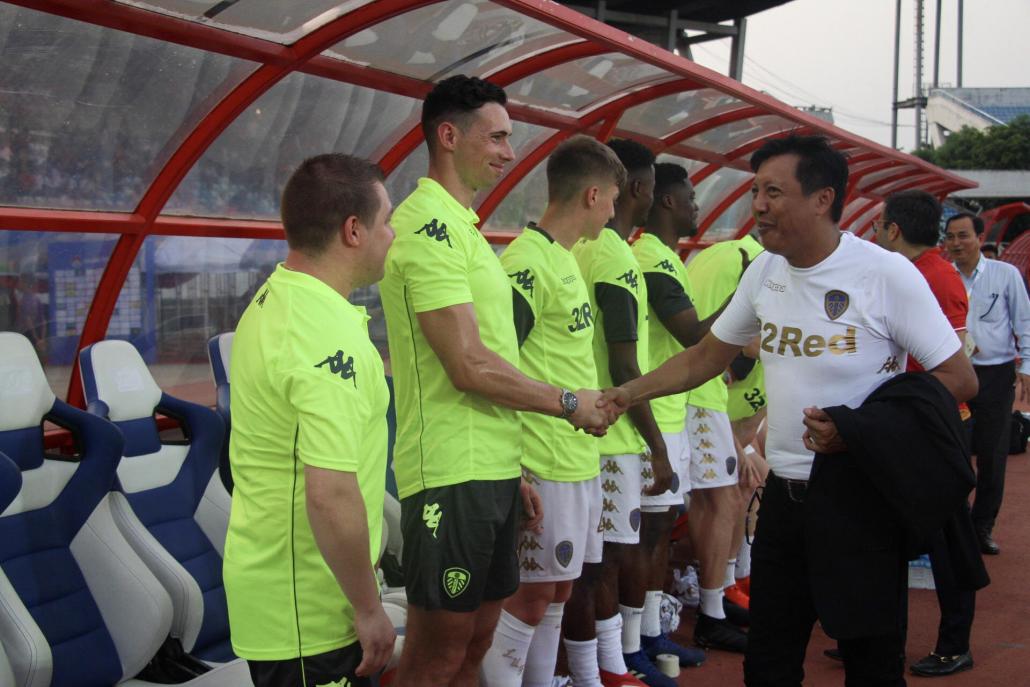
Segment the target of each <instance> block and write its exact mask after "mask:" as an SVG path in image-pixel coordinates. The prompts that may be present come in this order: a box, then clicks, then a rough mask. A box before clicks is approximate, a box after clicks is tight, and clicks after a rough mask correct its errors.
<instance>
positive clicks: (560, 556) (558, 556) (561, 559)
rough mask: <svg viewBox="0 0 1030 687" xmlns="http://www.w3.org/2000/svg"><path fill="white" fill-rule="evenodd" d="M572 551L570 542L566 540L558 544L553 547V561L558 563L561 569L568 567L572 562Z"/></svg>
mask: <svg viewBox="0 0 1030 687" xmlns="http://www.w3.org/2000/svg"><path fill="white" fill-rule="evenodd" d="M572 551H573V546H572V542H571V541H569V540H568V539H566V540H564V541H560V542H558V545H557V546H555V547H554V559H555V560H556V561H558V565H560V566H561V567H563V568H567V567H569V563H571V562H572Z"/></svg>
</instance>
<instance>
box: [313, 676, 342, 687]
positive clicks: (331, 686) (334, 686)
mask: <svg viewBox="0 0 1030 687" xmlns="http://www.w3.org/2000/svg"><path fill="white" fill-rule="evenodd" d="M315 687H351V683H350V680H348V679H347V678H345V677H341V678H340V679H339V680H337V681H336V682H326V683H325V684H321V685H315Z"/></svg>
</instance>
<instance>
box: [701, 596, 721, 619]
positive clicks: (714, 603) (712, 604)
mask: <svg viewBox="0 0 1030 687" xmlns="http://www.w3.org/2000/svg"><path fill="white" fill-rule="evenodd" d="M701 612H702V613H704V614H705V615H707V616H708V617H709V618H718V619H722V618H725V617H726V611H724V610H722V590H721V589H704V588H702V589H701Z"/></svg>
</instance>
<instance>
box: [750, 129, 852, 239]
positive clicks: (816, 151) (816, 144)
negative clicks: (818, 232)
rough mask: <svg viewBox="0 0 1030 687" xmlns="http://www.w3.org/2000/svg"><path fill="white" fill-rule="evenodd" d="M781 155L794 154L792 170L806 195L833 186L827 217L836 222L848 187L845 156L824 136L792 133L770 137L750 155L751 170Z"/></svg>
mask: <svg viewBox="0 0 1030 687" xmlns="http://www.w3.org/2000/svg"><path fill="white" fill-rule="evenodd" d="M780 155H797V156H798V166H797V170H796V171H795V175H796V177H797V180H798V181H799V182H800V183H801V191H802V192H803V193H804V194H805V195H806V196H807V195H811V194H813V193H815V192H816V191H818V190H819V189H823V188H827V187H829V188H832V189H833V205H832V207H831V208H830V218H831V219H832V220H833V221H834V222H839V221H840V218H841V215H842V214H843V213H844V194H845V193H846V191H847V187H848V158H847V156H846V155H844V153H842V152H840V151H839V150H837V149H835V148H834V147H833V146H831V145H830V142H829V141H828V140H827V139H826V137H825V136H795V135H794V134H791V135H789V136H784V137H781V138H772V139H769V140H768V141H766V142H765V145H763V146H762V147H761V148H759V149H758V150H756V151H755V153H754V155H752V156H751V171H752V172H757V171H758V168H759V167H761V166H762V165H763V164H764V163H765V162H766V160H769V159H770V158H774V157H779V156H780Z"/></svg>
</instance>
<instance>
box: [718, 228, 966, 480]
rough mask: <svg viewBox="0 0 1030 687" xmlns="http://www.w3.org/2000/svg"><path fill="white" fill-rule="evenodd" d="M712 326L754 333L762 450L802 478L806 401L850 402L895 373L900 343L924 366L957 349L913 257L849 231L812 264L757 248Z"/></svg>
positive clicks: (729, 336) (805, 472)
mask: <svg viewBox="0 0 1030 687" xmlns="http://www.w3.org/2000/svg"><path fill="white" fill-rule="evenodd" d="M712 334H714V335H715V336H716V337H717V338H718V339H720V340H721V341H724V342H726V343H729V344H733V345H736V346H743V345H745V344H747V343H748V342H749V341H751V340H752V339H753V338H754V337H755V336H756V335H759V334H761V349H760V359H761V361H762V365H763V367H764V368H765V376H766V380H767V384H766V392H767V394H768V401H769V411H768V412H769V415H768V423H769V436H768V440H767V442H766V457H767V458H768V460H769V466H770V467H771V468H772V470H773V471H774V472H775V473H776V474H777V475H779V476H780V477H784V478H789V479H808V476H809V473H810V472H811V469H812V459H813V454H812V452H811V451H809V450H808V449H806V448H805V446H804V444H803V442H802V438H801V437H802V434H803V432H804V425H803V424H802V419H803V417H804V413H803V411H804V409H805V408H807V407H810V406H815V407H820V408H822V407H827V406H834V405H846V406H848V407H849V408H857V407H858V406H859V405H861V404H862V402H863V401H864V400H865V399H866V397H867V396H868V395H869V394H870V393H872V391H873V390H874V389H876V388H877V387H878V386H880V385H881V384H883V383H884V382H885V381H887V380H888V379H890V378H891V377H893V376H894V375H896V374H898V373H900V372H902V371H903V368H904V363H905V352H906V351H907V352H909V353H911V354H912V356H913V357H915V359H916V360H918V361H919V362H920V363H921V364H922V365H923V366H924V367H925V368H926V369H928V370H929V369H933V368H934V367H936V366H937V365H939V364H941V363H942V362H944V361H945V360H947V359H948V357H950V356H951V355H952V354H954V353H955V351H957V350H958V349H959V341H958V337H957V336H956V335H955V331H954V330H953V329H952V328H951V325H949V324H948V321H947V319H946V318H945V317H944V315H943V313H941V309H940V308H939V307H938V306H937V301H936V300H935V299H934V297H933V294H932V293H930V289H929V287H928V286H927V285H926V280H924V279H923V277H922V275H920V274H919V272H918V271H917V270H916V268H915V267H914V266H913V265H912V263H911V262H910V261H909V260H908V259H907V258H904V257H902V256H901V255H898V254H897V253H888V252H887V251H885V250H883V249H882V248H880V247H879V246H876V245H873V244H872V243H870V242H868V241H863V240H862V239H859V238H856V237H855V236H854V235H852V234H850V233H848V232H843V233H842V234H841V238H840V243H839V244H838V246H837V248H836V249H835V250H834V251H833V253H831V254H830V255H829V256H828V257H827V258H826V259H824V260H823V261H822V262H820V263H819V264H817V265H814V266H812V267H807V268H797V267H792V266H791V265H790V264H788V263H787V261H786V259H785V258H783V257H782V256H779V255H772V254H770V253H763V254H762V255H760V256H758V257H757V258H756V259H755V261H754V263H753V264H752V265H751V267H749V268H748V270H747V272H745V273H744V277H743V279H742V280H741V282H740V287H739V288H738V289H737V292H736V294H734V296H733V300H732V301H731V302H730V304H729V306H728V307H727V308H726V310H725V311H724V312H723V314H722V315H720V316H719V319H718V320H716V322H715V324H714V325H713V326H712Z"/></svg>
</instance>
